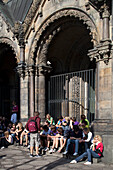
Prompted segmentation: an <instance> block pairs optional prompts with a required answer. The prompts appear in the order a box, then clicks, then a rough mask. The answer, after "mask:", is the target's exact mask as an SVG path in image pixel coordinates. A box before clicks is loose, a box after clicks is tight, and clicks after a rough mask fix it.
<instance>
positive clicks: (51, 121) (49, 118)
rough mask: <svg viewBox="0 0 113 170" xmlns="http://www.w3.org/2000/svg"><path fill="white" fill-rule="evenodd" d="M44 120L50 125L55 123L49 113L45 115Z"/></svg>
mask: <svg viewBox="0 0 113 170" xmlns="http://www.w3.org/2000/svg"><path fill="white" fill-rule="evenodd" d="M46 120H47V121H48V122H49V123H50V125H55V121H54V120H53V117H51V116H50V114H47V115H46Z"/></svg>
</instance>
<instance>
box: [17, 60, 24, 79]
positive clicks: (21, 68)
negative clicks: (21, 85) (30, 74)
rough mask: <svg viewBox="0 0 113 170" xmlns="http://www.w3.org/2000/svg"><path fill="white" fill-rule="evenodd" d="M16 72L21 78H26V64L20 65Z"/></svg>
mask: <svg viewBox="0 0 113 170" xmlns="http://www.w3.org/2000/svg"><path fill="white" fill-rule="evenodd" d="M16 71H17V73H18V74H19V77H22V78H23V79H24V78H25V76H26V64H25V63H20V64H18V66H17V67H16Z"/></svg>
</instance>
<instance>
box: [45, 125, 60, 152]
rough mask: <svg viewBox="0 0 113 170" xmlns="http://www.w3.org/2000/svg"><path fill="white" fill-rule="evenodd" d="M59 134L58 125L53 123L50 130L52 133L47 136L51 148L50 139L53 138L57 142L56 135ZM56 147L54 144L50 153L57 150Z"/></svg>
mask: <svg viewBox="0 0 113 170" xmlns="http://www.w3.org/2000/svg"><path fill="white" fill-rule="evenodd" d="M57 134H58V132H57V130H56V126H55V125H52V126H51V131H50V135H48V136H47V141H48V146H47V147H48V148H49V145H50V141H51V140H53V143H55V141H56V139H55V136H56V135H57ZM55 151H56V149H55V148H54V145H53V147H52V149H51V150H50V151H49V152H50V153H52V152H55Z"/></svg>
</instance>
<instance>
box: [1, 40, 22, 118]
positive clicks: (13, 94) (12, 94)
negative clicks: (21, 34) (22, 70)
mask: <svg viewBox="0 0 113 170" xmlns="http://www.w3.org/2000/svg"><path fill="white" fill-rule="evenodd" d="M0 49H1V50H0V115H1V116H5V117H6V118H8V119H10V116H11V109H12V101H13V100H14V101H16V103H17V104H18V105H19V78H18V75H17V74H16V71H15V68H16V66H17V59H16V58H15V54H14V51H13V50H12V48H11V46H9V45H8V44H6V43H0Z"/></svg>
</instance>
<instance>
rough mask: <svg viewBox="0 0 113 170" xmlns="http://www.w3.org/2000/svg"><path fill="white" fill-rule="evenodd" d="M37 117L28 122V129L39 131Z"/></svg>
mask: <svg viewBox="0 0 113 170" xmlns="http://www.w3.org/2000/svg"><path fill="white" fill-rule="evenodd" d="M36 119H37V118H36ZM36 119H35V120H33V119H31V120H30V122H29V123H28V130H29V132H31V133H33V132H37V131H38V127H37V122H36Z"/></svg>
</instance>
